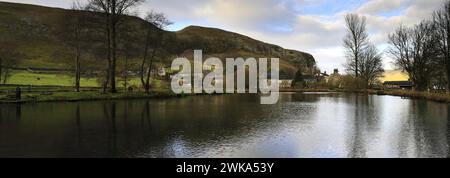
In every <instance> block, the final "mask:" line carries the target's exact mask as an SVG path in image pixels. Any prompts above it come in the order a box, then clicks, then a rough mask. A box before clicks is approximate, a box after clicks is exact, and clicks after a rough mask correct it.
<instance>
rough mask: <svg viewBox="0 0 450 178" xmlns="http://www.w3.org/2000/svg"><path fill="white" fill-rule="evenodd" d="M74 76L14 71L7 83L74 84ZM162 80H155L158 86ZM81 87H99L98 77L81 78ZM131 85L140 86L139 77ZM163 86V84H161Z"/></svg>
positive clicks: (36, 84) (120, 84)
mask: <svg viewBox="0 0 450 178" xmlns="http://www.w3.org/2000/svg"><path fill="white" fill-rule="evenodd" d="M74 81H75V79H74V77H73V76H71V75H69V74H41V73H32V72H28V71H13V72H12V74H11V76H10V78H8V80H7V82H6V84H12V85H33V86H65V87H68V86H73V85H74ZM160 83H161V81H154V84H156V86H157V87H158V86H159V84H160ZM80 84H81V87H99V84H98V82H97V78H85V77H83V78H81V82H80ZM128 84H129V86H133V87H139V86H140V85H141V82H140V80H139V78H132V79H131V80H130V81H128ZM118 87H123V81H120V80H119V81H118ZM161 87H162V86H161Z"/></svg>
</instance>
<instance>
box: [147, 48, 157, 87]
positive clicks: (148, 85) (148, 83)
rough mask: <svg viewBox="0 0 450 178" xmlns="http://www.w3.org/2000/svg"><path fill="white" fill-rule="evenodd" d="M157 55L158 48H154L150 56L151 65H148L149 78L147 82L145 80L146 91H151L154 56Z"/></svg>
mask: <svg viewBox="0 0 450 178" xmlns="http://www.w3.org/2000/svg"><path fill="white" fill-rule="evenodd" d="M155 55H156V49H153V51H152V56H151V57H150V65H149V66H148V73H147V78H146V82H145V92H147V93H149V92H150V76H151V73H152V65H153V58H155Z"/></svg>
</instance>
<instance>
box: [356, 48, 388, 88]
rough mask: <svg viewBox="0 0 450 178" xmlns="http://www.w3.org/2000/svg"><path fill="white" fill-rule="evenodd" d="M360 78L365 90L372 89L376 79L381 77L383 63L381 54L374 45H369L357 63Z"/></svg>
mask: <svg viewBox="0 0 450 178" xmlns="http://www.w3.org/2000/svg"><path fill="white" fill-rule="evenodd" d="M358 65H359V67H358V68H359V73H360V78H361V79H362V81H363V82H364V85H365V87H366V88H370V87H372V86H373V85H374V84H375V82H377V80H378V78H380V77H382V76H383V73H384V69H383V61H382V57H381V54H380V53H379V52H378V50H377V48H376V47H375V46H374V45H369V46H367V48H366V49H365V50H364V52H363V53H362V55H361V61H360V62H359V63H358Z"/></svg>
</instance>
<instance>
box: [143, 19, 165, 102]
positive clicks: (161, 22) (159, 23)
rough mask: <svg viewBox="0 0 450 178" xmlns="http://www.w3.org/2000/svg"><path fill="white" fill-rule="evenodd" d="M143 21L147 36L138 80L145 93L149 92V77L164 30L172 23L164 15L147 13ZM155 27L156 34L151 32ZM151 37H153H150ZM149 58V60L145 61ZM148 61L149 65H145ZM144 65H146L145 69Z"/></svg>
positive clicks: (162, 39) (162, 40)
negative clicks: (146, 24) (145, 25)
mask: <svg viewBox="0 0 450 178" xmlns="http://www.w3.org/2000/svg"><path fill="white" fill-rule="evenodd" d="M145 21H147V22H148V27H147V29H148V30H147V35H146V40H145V49H144V58H143V59H142V63H141V68H140V78H141V83H142V86H144V89H145V92H147V93H148V92H150V77H151V71H152V67H153V60H154V58H155V56H156V52H157V50H158V48H159V47H160V46H161V45H162V43H163V42H164V31H163V30H164V29H165V28H166V27H167V26H169V25H171V24H172V22H170V21H169V20H168V18H167V17H166V15H165V14H163V13H157V12H153V11H151V12H148V13H147V16H146V17H145ZM155 27H156V32H154V33H153V30H152V29H154V28H155ZM152 35H153V36H152ZM150 47H151V48H152V49H151V51H152V52H151V54H150V56H149V54H148V53H149V50H150ZM147 58H149V59H147ZM148 60H149V64H147V63H148V62H147V61H148ZM146 65H148V66H147V67H146Z"/></svg>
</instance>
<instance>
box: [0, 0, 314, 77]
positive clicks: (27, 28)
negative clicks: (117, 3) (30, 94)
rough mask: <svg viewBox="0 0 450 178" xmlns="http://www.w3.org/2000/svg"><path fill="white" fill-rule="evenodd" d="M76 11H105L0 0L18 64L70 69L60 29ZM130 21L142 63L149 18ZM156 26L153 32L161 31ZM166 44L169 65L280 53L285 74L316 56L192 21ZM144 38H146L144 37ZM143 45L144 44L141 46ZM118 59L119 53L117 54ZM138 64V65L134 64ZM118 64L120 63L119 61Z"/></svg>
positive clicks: (93, 61) (2, 26) (92, 55)
mask: <svg viewBox="0 0 450 178" xmlns="http://www.w3.org/2000/svg"><path fill="white" fill-rule="evenodd" d="M74 13H90V14H89V16H90V17H96V16H97V17H99V18H88V19H84V20H85V21H92V23H96V21H97V20H101V19H102V18H101V17H100V15H101V14H99V13H93V12H84V11H73V10H66V9H60V8H50V7H43V6H36V5H26V4H18V3H7V2H0V38H3V37H2V36H3V35H7V36H8V37H9V38H12V39H14V42H15V44H14V45H16V46H17V48H16V50H18V52H21V53H23V55H24V58H25V59H24V60H21V61H20V62H21V63H22V64H19V66H18V67H35V68H64V69H67V68H68V64H70V63H71V62H70V61H72V59H71V57H68V56H70V55H64V54H66V53H67V52H68V50H67V48H66V47H65V46H64V44H63V43H62V42H61V40H59V39H58V38H57V36H58V35H60V34H61V33H68V32H64V31H61V29H60V26H61V25H62V24H64V22H65V21H67V19H68V18H70V16H71V14H74ZM123 19H124V20H123V22H122V23H124V24H126V25H129V26H132V27H133V28H134V29H133V30H136V32H137V33H136V34H137V35H140V36H139V37H138V38H136V39H137V40H135V41H133V46H134V47H135V48H136V49H135V50H132V51H131V50H129V51H128V52H129V53H131V54H129V56H131V58H130V63H131V64H132V65H131V66H135V67H136V66H138V65H139V61H140V56H142V54H143V53H144V52H143V49H144V47H143V46H144V42H143V41H142V40H143V39H145V34H146V28H144V27H148V25H150V24H148V23H147V22H146V21H144V20H142V19H141V18H138V17H132V16H126V17H124V18H123ZM157 30H158V29H157V28H156V27H155V28H154V29H153V31H155V32H156V31H157ZM163 33H164V36H165V38H166V39H165V43H164V44H163V45H164V46H163V49H164V51H163V52H162V53H160V54H157V55H158V57H157V58H159V60H158V61H159V63H160V64H161V65H166V66H168V65H170V63H171V61H172V59H173V58H175V57H177V56H180V55H182V54H183V53H186V51H192V50H195V49H203V52H204V54H205V55H213V56H216V57H220V58H222V59H223V58H225V57H276V58H280V72H281V75H283V74H284V75H288V76H293V75H294V74H295V72H296V71H297V70H298V69H302V70H304V71H313V70H315V68H316V61H315V59H314V57H313V56H312V55H311V54H308V53H305V52H300V51H295V50H288V49H283V48H282V47H280V46H277V45H273V44H268V43H265V42H262V41H258V40H255V39H252V38H250V37H247V36H244V35H240V34H237V33H233V32H228V31H225V30H221V29H216V28H206V27H199V26H189V27H186V28H185V29H182V30H180V31H177V32H170V31H163ZM140 39H142V40H140ZM86 45H88V46H86V47H85V48H87V49H94V48H95V47H98V46H101V42H100V41H98V42H93V43H89V44H86ZM140 46H142V47H140ZM100 52H101V51H99V50H86V53H87V54H85V55H83V56H84V58H83V63H84V64H83V65H84V66H86V67H89V68H96V67H101V65H104V62H105V61H106V60H105V59H102V58H100V57H99V56H101V55H98V54H96V53H100ZM119 63H120V58H119ZM133 64H134V65H133ZM119 67H120V65H119Z"/></svg>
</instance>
